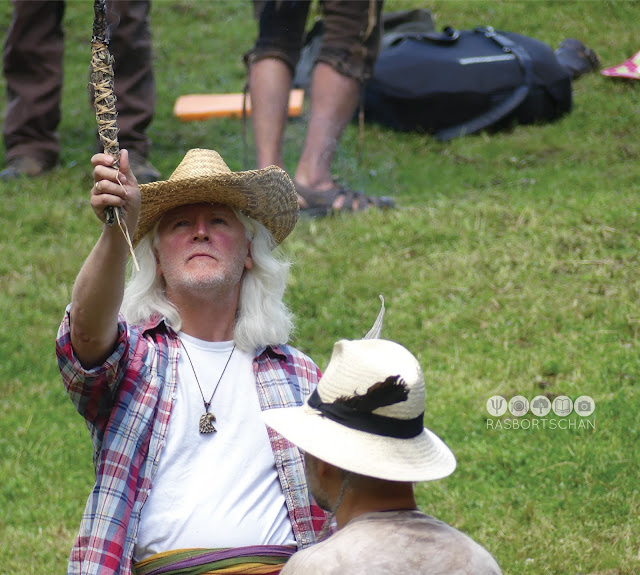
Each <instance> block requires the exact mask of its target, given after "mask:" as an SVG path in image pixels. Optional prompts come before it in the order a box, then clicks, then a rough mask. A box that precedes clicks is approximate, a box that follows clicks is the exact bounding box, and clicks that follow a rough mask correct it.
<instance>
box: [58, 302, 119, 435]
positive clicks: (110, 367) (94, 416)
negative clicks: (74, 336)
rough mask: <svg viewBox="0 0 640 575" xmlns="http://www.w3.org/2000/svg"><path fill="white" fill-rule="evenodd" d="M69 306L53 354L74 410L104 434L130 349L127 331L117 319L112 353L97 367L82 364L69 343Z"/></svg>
mask: <svg viewBox="0 0 640 575" xmlns="http://www.w3.org/2000/svg"><path fill="white" fill-rule="evenodd" d="M70 309H71V305H69V306H67V309H66V310H65V314H64V318H63V319H62V323H61V325H60V328H59V330H58V336H57V338H56V356H57V358H58V367H59V368H60V374H61V376H62V381H63V383H64V386H65V388H66V390H67V393H68V395H69V398H70V399H71V402H72V403H73V405H74V406H75V408H76V410H77V411H78V413H80V415H82V416H83V417H84V418H85V420H86V421H87V425H88V426H89V427H90V429H91V428H92V427H93V428H95V429H92V433H95V434H97V435H99V436H101V435H102V434H103V433H104V430H105V428H106V425H107V422H108V420H109V414H110V412H111V407H112V405H113V398H114V396H115V392H116V389H117V387H118V384H119V382H120V379H121V378H122V374H123V372H124V358H126V357H127V353H128V350H129V330H128V327H127V325H126V323H125V321H124V318H122V317H119V318H118V338H117V341H116V344H115V347H114V350H113V353H112V354H111V355H110V356H109V357H108V358H107V359H106V360H105V361H104V363H103V364H102V365H100V366H97V367H94V368H92V369H85V368H84V367H82V364H81V363H80V361H78V358H77V357H76V356H75V354H74V352H73V347H72V345H71V317H70V313H69V312H70Z"/></svg>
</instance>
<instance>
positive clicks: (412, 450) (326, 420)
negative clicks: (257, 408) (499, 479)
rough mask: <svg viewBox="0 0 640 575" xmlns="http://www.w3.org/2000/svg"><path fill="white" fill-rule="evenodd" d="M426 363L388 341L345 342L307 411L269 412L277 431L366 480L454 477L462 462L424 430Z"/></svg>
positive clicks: (338, 347)
mask: <svg viewBox="0 0 640 575" xmlns="http://www.w3.org/2000/svg"><path fill="white" fill-rule="evenodd" d="M424 410H425V389H424V379H423V376H422V370H421V369H420V364H419V363H418V360H417V359H416V358H415V357H414V356H413V355H412V354H411V353H410V352H409V351H408V350H407V349H406V348H404V347H403V346H401V345H400V344H397V343H394V342H392V341H387V340H383V339H363V340H356V341H347V340H341V341H339V342H337V343H336V344H335V345H334V348H333V354H332V356H331V360H330V362H329V365H328V366H327V369H326V372H325V373H324V375H323V376H322V378H321V380H320V383H319V384H318V388H317V390H316V391H315V392H314V393H313V394H312V395H311V396H310V397H309V399H308V400H307V401H306V402H305V404H304V405H303V406H302V407H293V408H284V409H271V410H268V411H265V412H263V417H264V420H265V422H266V423H267V425H268V426H269V427H272V428H273V429H275V430H276V431H277V432H278V433H280V434H281V435H283V436H284V437H286V438H287V439H288V440H289V441H291V442H292V443H294V444H295V445H297V446H298V447H300V449H302V450H303V451H306V452H308V453H310V454H311V455H313V456H315V457H317V458H318V459H322V460H323V461H326V462H327V463H330V464H332V465H335V466H337V467H340V468H341V469H344V470H347V471H352V472H354V473H358V474H360V475H366V476H369V477H377V478H379V479H386V480H389V481H406V482H414V481H430V480H433V479H441V478H442V477H446V476H447V475H450V474H451V473H453V470H454V469H455V468H456V459H455V456H454V455H453V453H452V452H451V450H450V449H449V448H448V447H447V446H446V445H445V444H444V442H443V441H442V440H441V439H440V438H439V437H438V436H437V435H435V434H434V433H433V432H431V431H430V430H428V429H426V428H425V427H424V423H423V418H424Z"/></svg>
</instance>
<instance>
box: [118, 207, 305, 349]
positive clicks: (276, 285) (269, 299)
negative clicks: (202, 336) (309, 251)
mask: <svg viewBox="0 0 640 575" xmlns="http://www.w3.org/2000/svg"><path fill="white" fill-rule="evenodd" d="M234 212H235V214H236V216H237V217H238V219H239V220H240V222H241V223H242V225H243V226H244V228H245V230H246V234H247V238H248V239H249V240H250V241H251V257H252V259H253V267H252V268H251V269H248V270H245V271H244V275H243V276H242V284H241V286H240V296H239V300H238V312H237V315H236V325H235V330H234V341H235V344H236V345H237V346H238V347H239V348H240V349H244V350H245V351H249V352H253V351H255V350H256V349H257V348H259V347H262V346H265V345H277V344H283V343H286V342H287V341H288V340H289V335H290V334H291V331H292V330H293V316H292V314H291V312H290V311H289V309H288V308H287V306H286V305H285V303H284V301H283V296H284V291H285V288H286V283H287V276H288V274H289V267H290V263H289V261H288V260H287V259H286V258H284V256H283V255H282V253H281V252H280V251H279V250H277V249H273V247H274V243H275V242H274V239H273V236H272V235H271V233H270V232H269V231H268V230H267V229H266V228H265V227H264V226H263V225H262V224H261V223H259V222H257V221H256V220H254V219H252V218H249V217H247V216H245V215H244V214H243V213H241V212H240V211H239V210H234ZM159 225H160V221H158V222H157V223H156V225H155V226H154V227H153V229H152V230H151V231H150V232H149V233H148V234H146V235H145V236H144V237H143V238H142V239H141V240H140V241H139V242H138V245H137V246H136V250H135V252H136V258H137V260H138V264H139V266H140V270H139V271H136V272H135V273H133V274H132V275H131V276H130V278H129V280H128V282H127V285H126V287H125V290H124V299H123V301H122V307H121V312H122V314H123V315H124V317H125V319H126V320H127V322H128V323H129V324H131V325H135V324H140V323H144V322H146V321H148V320H149V319H150V318H151V317H153V316H160V317H164V318H165V321H166V322H167V324H168V325H170V326H171V327H172V328H173V329H174V330H176V331H179V330H180V329H181V328H182V319H181V318H180V314H179V313H178V310H177V309H176V308H175V307H174V305H173V304H172V303H171V302H170V301H169V300H168V299H167V297H166V293H165V287H164V282H163V280H162V277H161V276H160V275H158V273H157V265H156V257H155V253H154V248H155V247H156V245H157V241H158V227H159Z"/></svg>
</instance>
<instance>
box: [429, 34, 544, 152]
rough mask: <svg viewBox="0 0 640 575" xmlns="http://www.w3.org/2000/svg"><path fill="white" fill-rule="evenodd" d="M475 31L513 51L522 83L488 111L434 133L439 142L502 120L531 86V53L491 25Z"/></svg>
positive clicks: (503, 48)
mask: <svg viewBox="0 0 640 575" xmlns="http://www.w3.org/2000/svg"><path fill="white" fill-rule="evenodd" d="M475 31H476V32H478V33H480V34H484V35H485V36H486V37H487V38H489V39H490V40H492V41H493V42H495V43H496V44H498V45H499V46H501V47H502V50H503V51H504V52H508V53H511V54H513V55H514V56H515V57H516V60H517V61H518V64H519V65H520V68H522V71H523V73H524V78H523V81H522V85H521V86H519V87H518V88H516V89H515V90H514V92H513V94H511V96H509V97H508V98H507V99H506V100H505V101H504V102H500V103H499V104H498V105H496V106H494V107H493V108H491V109H490V110H489V111H488V112H485V113H484V114H481V115H480V116H477V117H475V118H472V119H471V120H468V121H467V122H463V123H462V124H458V125H457V126H452V127H450V128H446V129H445V130H440V131H439V132H437V133H436V134H434V138H435V139H436V140H438V141H439V142H448V141H449V140H453V139H454V138H457V137H459V136H465V135H467V134H474V133H475V132H479V131H480V130H483V129H484V128H487V127H488V126H491V125H492V124H495V123H496V122H498V121H500V120H502V119H503V118H505V117H506V116H507V115H508V114H510V113H511V112H512V111H513V110H515V109H516V108H517V107H518V106H519V105H520V104H521V103H522V102H523V101H524V99H525V98H526V97H527V96H528V94H529V90H530V88H531V80H532V78H533V61H532V59H531V56H529V53H528V52H527V51H526V50H525V49H524V48H523V47H522V46H520V45H519V44H516V43H515V42H514V41H513V40H510V39H509V38H507V37H506V36H504V35H503V34H499V33H497V32H496V31H495V30H494V29H493V28H492V27H491V26H487V27H486V28H484V27H482V28H476V29H475Z"/></svg>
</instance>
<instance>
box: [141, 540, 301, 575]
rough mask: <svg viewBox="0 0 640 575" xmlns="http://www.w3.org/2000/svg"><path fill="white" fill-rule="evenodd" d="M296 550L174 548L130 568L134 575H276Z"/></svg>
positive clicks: (272, 547)
mask: <svg viewBox="0 0 640 575" xmlns="http://www.w3.org/2000/svg"><path fill="white" fill-rule="evenodd" d="M295 550H296V549H295V547H292V546H286V545H251V546H249V547H235V548H230V549H176V550H175V551H166V552H164V553H157V554H156V555H152V556H151V557H147V559H144V560H142V561H140V562H138V563H136V564H135V565H134V566H133V568H134V573H135V575H207V574H208V573H215V574H216V575H220V574H223V573H233V574H234V575H254V574H255V575H277V574H278V573H280V570H281V569H282V567H283V566H284V564H285V563H286V562H287V559H289V557H291V555H293V554H294V552H295Z"/></svg>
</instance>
